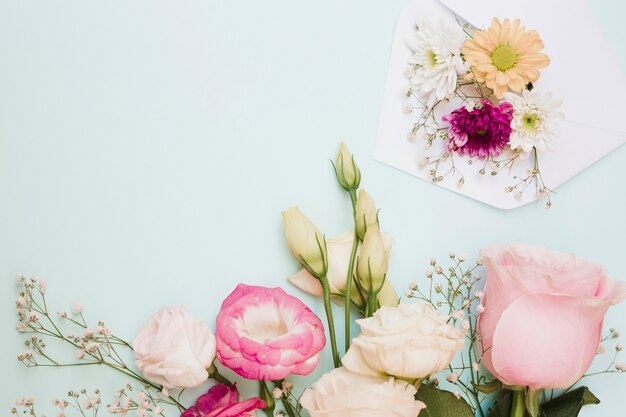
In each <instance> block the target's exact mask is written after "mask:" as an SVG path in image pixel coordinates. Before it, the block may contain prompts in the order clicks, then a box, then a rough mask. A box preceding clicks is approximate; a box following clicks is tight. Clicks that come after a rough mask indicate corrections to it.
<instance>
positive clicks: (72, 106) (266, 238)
mask: <svg viewBox="0 0 626 417" xmlns="http://www.w3.org/2000/svg"><path fill="white" fill-rule="evenodd" d="M404 3H405V0H388V1H384V2H383V1H356V0H346V1H341V2H338V1H328V0H318V1H314V2H313V1H293V0H292V1H287V0H283V1H279V0H271V1H246V2H242V1H232V0H231V1H215V0H212V1H209V2H206V1H185V2H181V1H176V2H175V1H169V2H168V1H161V0H159V1H154V0H151V1H148V0H144V1H122V0H109V1H98V2H96V1H56V2H53V1H25V0H22V1H18V0H12V1H9V0H1V1H0V204H1V205H0V297H1V301H2V303H1V304H0V311H1V313H0V340H1V342H0V374H2V376H3V378H2V379H3V382H2V384H1V386H2V389H0V410H2V411H7V412H8V410H9V408H10V407H11V406H12V404H13V401H14V399H15V398H16V397H18V396H21V395H25V396H29V395H34V396H35V397H37V398H38V399H39V402H40V403H41V407H40V408H41V411H43V412H44V414H48V415H54V413H55V410H53V409H52V407H51V406H49V399H51V398H55V397H62V396H64V395H65V392H66V391H67V390H68V389H70V388H74V389H75V388H81V387H87V388H94V387H100V388H101V389H102V390H103V391H104V398H105V401H108V399H110V398H112V395H113V392H114V390H115V389H116V388H117V387H119V386H121V385H122V384H123V383H124V382H125V380H124V379H120V378H118V377H117V376H115V375H113V374H111V373H110V372H108V371H107V370H105V369H91V370H89V369H63V370H58V369H25V368H23V367H21V366H19V365H18V364H17V362H16V361H15V359H14V358H15V356H16V354H17V352H18V351H20V350H21V349H22V348H23V347H22V345H21V341H20V338H18V337H17V334H16V333H15V331H14V330H13V328H14V325H15V314H14V298H15V297H16V289H15V284H14V276H15V273H17V272H23V273H25V274H27V275H30V274H36V275H38V276H40V277H41V278H44V279H46V280H47V281H48V283H49V293H50V295H51V297H52V304H53V305H52V306H51V308H52V309H55V310H56V309H58V310H61V309H65V310H68V309H69V306H71V304H72V303H74V302H76V301H81V302H82V303H84V305H85V306H86V314H87V316H88V318H89V319H90V320H91V321H92V322H96V321H97V320H105V321H106V322H107V323H108V324H109V325H110V326H111V327H112V328H113V329H114V330H115V331H116V332H117V333H118V334H119V335H121V336H124V337H126V338H128V339H132V337H133V336H134V334H135V333H136V331H137V329H138V328H139V326H141V324H142V323H143V322H144V321H145V320H146V319H147V318H148V317H149V316H150V315H151V314H152V313H153V312H155V311H156V310H157V309H158V308H159V307H160V306H162V305H164V304H175V303H178V304H186V305H188V306H189V310H190V311H191V312H192V314H194V315H195V316H197V317H198V318H204V319H206V320H207V321H209V322H212V321H213V319H214V317H215V314H216V313H217V311H218V309H219V304H220V302H221V300H222V299H223V298H224V297H225V296H226V295H227V294H228V293H229V292H230V291H231V290H232V289H233V288H234V286H235V285H236V284H237V283H238V282H246V283H250V284H259V285H268V286H278V285H283V286H285V288H286V289H287V291H289V292H291V293H292V294H296V295H300V293H299V292H298V291H297V290H295V289H294V288H292V287H290V286H289V285H288V284H287V283H286V281H285V278H286V277H287V276H288V275H289V274H291V273H293V272H294V271H295V270H296V265H295V263H294V262H293V261H292V260H291V258H290V256H289V254H288V251H287V249H286V247H285V244H284V241H283V236H282V228H281V217H280V212H281V210H284V209H286V208H288V207H290V206H291V205H295V204H298V205H299V206H300V207H301V209H302V210H303V211H304V212H305V213H306V214H307V215H308V216H309V217H310V218H311V219H312V220H313V221H314V222H315V223H316V224H317V225H318V226H319V227H320V229H322V230H323V231H324V232H325V233H326V234H327V235H328V236H332V235H334V234H337V233H339V232H342V231H344V230H346V229H348V228H349V227H350V214H349V210H350V209H349V201H348V199H347V197H346V196H345V195H344V194H343V193H342V192H341V191H340V190H339V188H338V186H336V184H335V180H334V178H333V173H332V169H331V165H330V163H329V162H328V160H329V159H330V158H334V155H335V153H336V150H337V148H338V144H339V141H340V140H345V141H347V142H348V144H349V146H350V147H351V149H352V150H353V151H354V153H355V154H356V157H357V161H358V163H359V165H360V167H361V169H362V172H363V182H362V184H363V186H364V188H365V189H366V190H367V191H368V192H369V193H370V194H371V195H372V196H373V197H374V198H375V199H376V201H377V204H378V205H379V206H380V208H381V209H382V211H381V222H382V225H383V228H384V229H385V230H386V231H387V232H388V233H390V234H391V235H392V236H393V238H394V240H395V247H394V251H393V258H392V262H391V269H390V277H391V279H392V281H393V282H394V284H395V285H396V287H397V288H398V291H399V292H400V293H403V292H404V288H405V286H406V285H407V284H408V282H410V281H412V280H416V279H420V280H421V279H422V278H421V277H422V276H423V271H424V270H425V269H426V268H427V267H428V259H429V258H430V257H431V256H435V257H437V258H440V259H443V258H444V257H445V256H446V255H447V253H448V252H449V251H460V252H467V253H468V254H470V255H471V256H475V255H477V253H478V250H479V249H480V248H481V247H484V246H486V245H489V244H491V243H496V242H512V241H515V240H519V241H524V242H529V243H542V244H544V245H547V246H549V247H551V248H554V249H559V250H564V251H572V252H576V253H577V254H579V255H581V256H585V257H587V258H589V259H592V260H595V261H598V262H600V263H602V264H604V265H605V266H606V267H607V269H608V270H609V272H610V274H611V275H612V276H613V277H615V278H618V279H623V280H626V267H625V266H624V254H625V249H626V245H625V244H624V235H625V234H626V220H625V213H626V193H624V183H625V181H626V175H625V171H624V165H626V149H624V148H621V149H619V150H617V151H615V152H613V153H612V154H611V155H609V156H607V157H606V158H604V159H603V160H602V161H600V162H599V163H597V164H595V165H594V166H592V167H591V168H589V169H588V170H586V171H585V172H583V173H582V174H580V175H578V176H577V177H575V178H574V179H573V180H571V181H569V182H568V183H566V184H565V185H563V186H562V187H560V188H559V190H558V192H559V194H558V196H556V197H555V198H554V207H553V208H552V209H551V210H549V211H546V210H545V209H543V208H542V206H541V205H539V204H531V205H528V206H525V207H522V208H520V209H517V210H513V211H500V210H497V209H494V208H491V207H488V206H486V205H483V204H480V203H478V202H475V201H472V200H469V199H466V198H463V197H461V196H459V195H457V194H455V193H451V192H449V191H446V190H444V189H442V188H438V187H435V186H432V185H431V184H429V183H427V182H424V181H421V180H418V179H416V178H414V177H411V176H409V175H406V174H404V173H401V172H399V171H397V170H394V169H391V168H389V167H387V166H383V165H382V164H379V163H377V162H375V161H374V160H373V147H374V137H375V135H376V130H377V126H378V118H379V112H380V104H381V101H382V94H383V89H384V82H385V77H386V71H387V63H388V55H389V51H390V46H391V40H392V35H393V28H394V22H395V19H396V17H397V15H398V13H399V12H400V10H401V9H402V7H403V5H404ZM593 4H594V11H595V13H596V14H597V17H598V18H599V19H600V21H601V23H602V25H603V26H604V28H605V29H606V33H607V36H608V39H609V40H610V42H611V44H612V45H613V46H614V48H615V51H616V54H617V55H618V56H619V58H620V61H621V63H622V64H623V65H624V67H625V68H626V49H625V46H624V45H625V43H624V41H625V40H626V26H625V25H624V24H623V20H622V19H623V16H624V15H625V12H626V8H625V7H624V3H623V2H621V1H619V0H611V1H600V0H595V1H593ZM537 12H538V13H541V11H537ZM560 18H567V11H563V16H559V17H558V18H556V17H555V24H558V19H560ZM581 31H584V27H581ZM581 59H594V56H593V51H581ZM597 75H598V76H599V77H601V76H602V63H601V62H599V63H598V74H597ZM581 82H593V80H581ZM572 88H575V86H572ZM615 93H616V94H620V95H624V93H626V92H624V91H616V92H615ZM589 105H590V106H591V105H595V106H602V103H590V104H589ZM597 140H601V138H589V146H593V143H594V141H597ZM303 299H304V300H305V301H306V302H307V303H309V304H310V305H311V306H312V308H313V309H314V310H315V311H317V312H318V313H319V314H320V315H321V314H322V307H321V303H320V302H319V301H318V300H314V299H312V298H310V297H303ZM339 311H340V310H337V316H338V317H341V316H340V315H339ZM606 324H607V327H610V326H614V327H618V328H621V329H622V330H624V331H626V304H622V305H619V306H616V307H614V308H613V309H612V310H611V311H610V313H609V314H608V316H607V319H606ZM338 330H339V326H338ZM340 334H341V331H340ZM340 345H341V343H340ZM529 354H534V353H532V352H529ZM607 359H608V358H607V357H603V358H601V360H602V361H606V360H607ZM624 360H625V361H626V358H624ZM323 361H324V362H323V363H324V364H325V365H324V366H325V367H322V368H320V370H319V371H318V372H317V373H316V374H315V375H312V376H311V377H309V378H298V379H297V380H298V381H300V382H299V387H304V385H305V383H307V382H311V381H313V380H314V379H315V378H317V376H319V375H320V374H321V372H323V371H324V370H325V369H327V368H326V367H327V366H328V365H326V364H329V363H330V355H329V354H328V352H326V353H325V356H324V358H323ZM588 384H589V386H590V387H591V389H592V390H593V392H594V393H595V394H596V395H597V396H598V397H599V398H600V399H601V400H602V404H601V405H600V406H597V407H595V408H589V409H588V410H585V411H584V412H583V414H582V415H583V416H585V417H594V416H595V417H600V416H602V417H605V416H618V415H622V414H621V413H623V408H622V407H623V406H622V404H623V400H624V392H625V389H626V375H610V376H608V377H600V378H598V377H596V378H594V379H590V380H589V381H588ZM243 386H244V392H245V393H246V394H252V393H254V392H255V391H256V389H257V388H256V387H255V386H252V385H251V384H243ZM102 415H106V412H103V414H102Z"/></svg>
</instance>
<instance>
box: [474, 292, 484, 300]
mask: <svg viewBox="0 0 626 417" xmlns="http://www.w3.org/2000/svg"><path fill="white" fill-rule="evenodd" d="M474 297H476V298H478V299H479V300H480V299H481V298H483V292H482V291H476V292H475V293H474Z"/></svg>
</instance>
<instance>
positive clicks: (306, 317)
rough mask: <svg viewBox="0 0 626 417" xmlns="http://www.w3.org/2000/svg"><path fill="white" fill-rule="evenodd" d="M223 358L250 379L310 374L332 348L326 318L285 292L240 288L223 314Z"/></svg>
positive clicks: (220, 324)
mask: <svg viewBox="0 0 626 417" xmlns="http://www.w3.org/2000/svg"><path fill="white" fill-rule="evenodd" d="M216 337H217V357H218V359H219V360H220V362H221V363H222V364H223V365H224V366H227V367H228V368H230V369H232V370H233V371H235V372H236V373H238V374H239V375H241V376H243V377H244V378H248V379H253V380H272V381H275V380H279V379H284V378H285V377H287V376H288V375H290V374H298V375H307V374H309V373H311V371H313V370H314V369H315V367H316V366H317V364H318V363H319V360H320V357H319V352H320V350H322V349H323V348H324V345H325V344H326V337H325V335H324V327H323V325H322V322H321V320H320V319H319V317H317V316H316V315H315V314H314V313H313V312H312V311H311V310H309V308H308V307H307V306H306V305H304V303H302V301H300V300H298V299H297V298H295V297H292V296H291V295H288V294H287V293H285V292H284V291H283V290H282V289H280V288H265V287H255V286H249V285H244V284H239V285H238V286H237V288H235V290H234V291H233V292H232V293H231V294H230V295H229V296H228V297H227V298H226V300H224V303H223V304H222V309H221V311H220V312H219V314H218V316H217V330H216Z"/></svg>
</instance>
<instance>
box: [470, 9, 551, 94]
mask: <svg viewBox="0 0 626 417" xmlns="http://www.w3.org/2000/svg"><path fill="white" fill-rule="evenodd" d="M473 36H474V37H473V38H471V39H468V40H467V41H466V42H465V46H463V49H462V52H463V56H464V57H465V60H466V61H467V62H468V63H469V64H470V65H471V67H472V71H473V73H474V76H475V77H476V80H477V81H479V82H484V83H485V84H486V85H487V87H489V88H491V89H492V90H493V91H494V94H495V96H496V97H497V98H502V95H503V93H504V92H505V91H507V90H509V89H511V90H513V91H515V92H518V93H519V92H520V91H522V90H523V89H524V86H526V84H528V83H531V82H534V81H536V80H537V79H538V78H539V69H541V68H545V67H546V66H548V64H549V63H550V58H548V56H547V55H546V54H544V53H542V52H540V51H541V50H542V49H543V42H542V41H541V38H540V37H539V35H538V34H537V32H536V31H534V30H526V28H525V27H520V21H519V19H515V20H514V21H513V22H510V21H509V19H504V22H502V23H501V22H500V21H499V20H498V19H496V18H494V19H493V20H492V21H491V27H490V28H489V29H486V30H480V31H476V32H474V33H473Z"/></svg>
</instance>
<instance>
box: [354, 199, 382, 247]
mask: <svg viewBox="0 0 626 417" xmlns="http://www.w3.org/2000/svg"><path fill="white" fill-rule="evenodd" d="M354 219H355V226H356V233H357V235H358V236H359V239H360V240H363V238H364V237H365V232H367V230H368V229H370V228H372V227H375V228H378V210H376V204H375V203H374V199H373V198H372V197H371V196H370V195H369V194H368V193H366V192H365V191H363V190H359V196H358V197H357V199H356V208H355V215H354Z"/></svg>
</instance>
